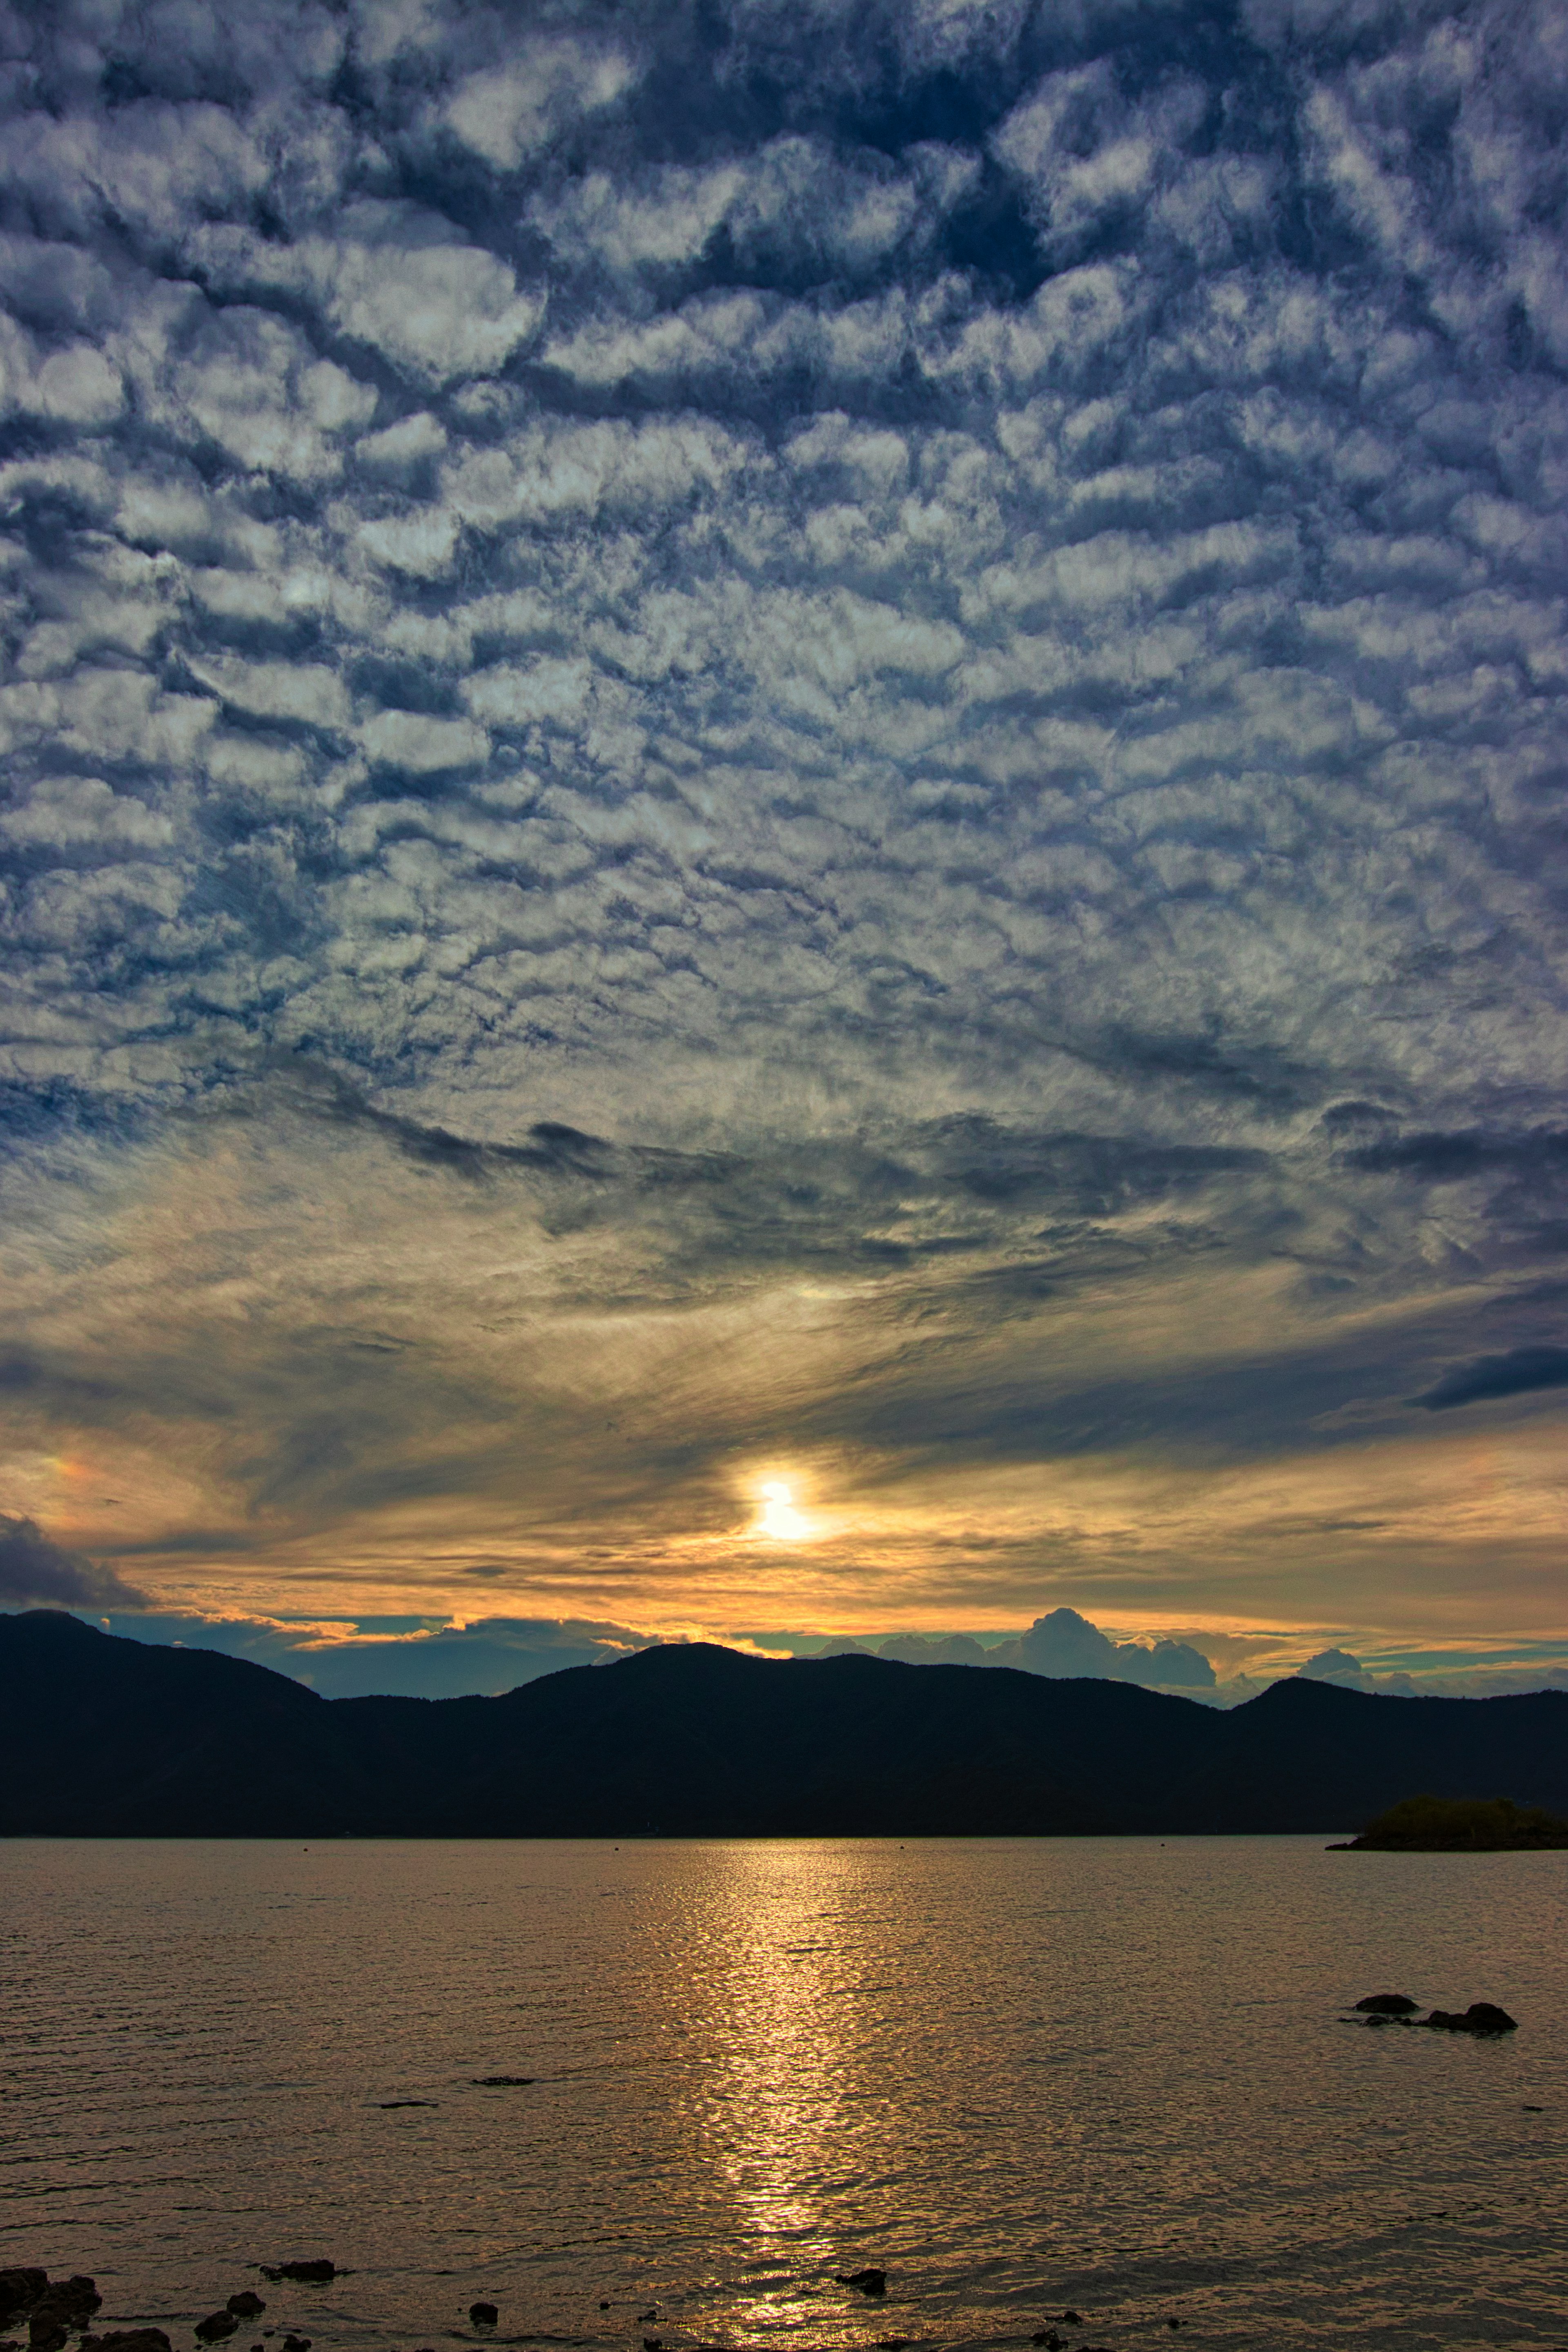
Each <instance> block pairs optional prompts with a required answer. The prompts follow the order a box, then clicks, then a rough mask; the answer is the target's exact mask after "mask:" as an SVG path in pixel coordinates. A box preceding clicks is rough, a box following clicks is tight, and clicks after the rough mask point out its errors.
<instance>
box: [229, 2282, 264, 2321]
mask: <svg viewBox="0 0 1568 2352" xmlns="http://www.w3.org/2000/svg"><path fill="white" fill-rule="evenodd" d="M228 2307H229V2309H230V2311H232V2312H233V2314H234V2315H235V2317H236V2318H237V2319H258V2318H259V2317H260V2316H261V2314H262V2313H263V2312H264V2311H265V2310H266V2308H267V2305H265V2304H264V2303H263V2302H262V2300H261V2297H260V2296H259V2295H258V2294H257V2292H256V2290H255V2288H254V2287H248V2286H247V2287H242V2288H241V2289H240V2291H239V2293H238V2294H231V2295H230V2296H229V2299H228Z"/></svg>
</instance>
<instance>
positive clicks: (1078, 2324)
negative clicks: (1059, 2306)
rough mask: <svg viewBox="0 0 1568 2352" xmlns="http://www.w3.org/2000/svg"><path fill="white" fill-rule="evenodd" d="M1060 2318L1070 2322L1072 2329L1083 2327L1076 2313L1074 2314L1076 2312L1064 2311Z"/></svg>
mask: <svg viewBox="0 0 1568 2352" xmlns="http://www.w3.org/2000/svg"><path fill="white" fill-rule="evenodd" d="M1062 2317H1063V2318H1064V2319H1066V2320H1068V2321H1070V2322H1071V2324H1072V2326H1074V2327H1081V2326H1083V2322H1082V2320H1081V2319H1080V2318H1079V2315H1078V2314H1077V2312H1076V2311H1064V2312H1063V2314H1062Z"/></svg>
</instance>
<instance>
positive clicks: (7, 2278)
mask: <svg viewBox="0 0 1568 2352" xmlns="http://www.w3.org/2000/svg"><path fill="white" fill-rule="evenodd" d="M48 2283H49V2274H48V2273H47V2271H37V2270H18V2271H0V2327H5V2326H8V2325H9V2324H10V2322H11V2321H12V2320H13V2319H15V2318H16V2314H17V2313H18V2312H19V2311H26V2310H27V2309H28V2307H29V2306H30V2305H33V2304H35V2303H37V2300H38V2297H39V2296H40V2295H41V2294H43V2292H44V2289H45V2288H46V2287H47V2285H48Z"/></svg>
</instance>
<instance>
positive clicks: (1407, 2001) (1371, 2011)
mask: <svg viewBox="0 0 1568 2352" xmlns="http://www.w3.org/2000/svg"><path fill="white" fill-rule="evenodd" d="M1420 2006H1421V2004H1420V2002H1419V2001H1418V2000H1411V1998H1410V1995H1409V1994H1408V1993H1407V1992H1369V1993H1368V1995H1367V1997H1366V1999H1365V2000H1358V2001H1357V2003H1356V2007H1357V2009H1358V2010H1360V2011H1362V2013H1363V2015H1364V2016H1367V2017H1414V2016H1415V2012H1416V2011H1417V2010H1418V2009H1419V2008H1420Z"/></svg>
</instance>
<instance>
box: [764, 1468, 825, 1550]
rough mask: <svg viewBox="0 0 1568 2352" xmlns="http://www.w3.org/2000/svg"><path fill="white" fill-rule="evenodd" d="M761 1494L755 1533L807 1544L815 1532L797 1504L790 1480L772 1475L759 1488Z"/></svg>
mask: <svg viewBox="0 0 1568 2352" xmlns="http://www.w3.org/2000/svg"><path fill="white" fill-rule="evenodd" d="M757 1492H758V1495H759V1496H760V1497H761V1500H760V1503H759V1505H758V1509H757V1516H756V1519H755V1521H754V1522H753V1525H752V1534H753V1535H756V1536H765V1537H766V1538H767V1539H768V1540H769V1542H771V1543H804V1542H805V1538H807V1536H809V1535H810V1533H811V1528H810V1525H809V1523H808V1522H807V1521H806V1520H805V1519H804V1518H803V1517H801V1515H800V1513H799V1512H798V1511H797V1510H796V1509H795V1496H794V1493H793V1491H792V1489H791V1487H790V1486H789V1483H788V1481H787V1480H786V1479H784V1478H768V1479H765V1480H764V1481H763V1484H762V1486H759V1487H758V1489H757Z"/></svg>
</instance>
